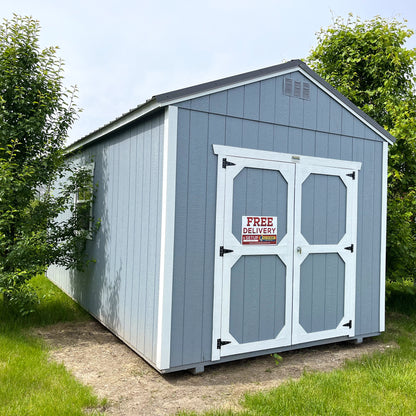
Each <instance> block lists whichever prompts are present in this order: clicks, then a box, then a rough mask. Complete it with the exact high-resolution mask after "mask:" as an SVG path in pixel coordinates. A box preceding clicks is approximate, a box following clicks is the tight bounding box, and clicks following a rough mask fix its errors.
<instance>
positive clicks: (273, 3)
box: [0, 0, 416, 142]
mask: <svg viewBox="0 0 416 416" xmlns="http://www.w3.org/2000/svg"><path fill="white" fill-rule="evenodd" d="M350 12H351V13H353V14H354V15H356V16H359V17H361V18H362V19H369V18H372V17H374V16H376V15H380V16H382V17H384V18H392V17H394V18H397V19H400V20H402V19H406V20H407V26H408V27H409V28H411V29H413V30H414V29H416V1H415V0H332V1H330V0H287V1H282V0H252V1H247V0H204V1H200V0H147V1H144V0H137V1H134V0H119V1H113V0H70V1H57V0H2V1H1V3H0V17H1V18H6V19H10V18H12V15H13V13H16V14H20V15H30V16H32V17H34V18H35V19H37V20H39V21H40V24H41V27H42V30H41V35H40V36H41V37H40V40H41V45H42V46H43V47H45V46H59V47H60V50H59V52H58V55H59V57H61V58H63V59H64V61H65V64H66V66H65V68H66V69H65V81H66V83H67V84H68V86H69V85H74V84H76V85H77V86H78V89H79V93H78V96H79V99H78V104H79V106H80V107H82V108H83V112H82V113H81V115H80V119H79V120H78V121H77V122H76V123H75V124H74V127H73V129H72V131H71V133H70V140H69V142H72V141H75V140H77V139H79V138H81V137H82V136H84V135H86V134H88V133H90V132H91V131H93V130H95V129H97V128H98V127H101V126H102V125H104V124H106V123H108V122H109V121H111V120H113V119H114V118H116V117H118V116H120V115H121V114H122V113H125V112H127V111H128V110H129V109H131V108H133V107H136V106H137V105H138V104H141V103H142V102H144V101H145V100H146V99H148V98H151V97H152V96H153V95H155V94H159V93H163V92H167V91H171V90H174V89H178V88H183V87H187V86H191V85H195V84H200V83H202V82H206V81H212V80H215V79H218V78H222V77H225V76H230V75H235V74H239V73H242V72H246V71H250V70H254V69H259V68H262V67H266V66H270V65H275V64H279V63H281V62H283V61H287V60H290V59H296V58H299V59H302V58H305V57H306V56H307V55H308V53H309V51H310V50H311V48H313V47H314V46H315V45H316V32H318V31H319V30H320V28H321V27H324V28H325V27H328V26H329V25H330V24H331V23H332V17H333V16H334V17H336V16H341V17H345V18H346V17H347V15H348V13H350ZM407 46H408V47H409V48H413V47H416V35H414V36H413V37H412V39H411V40H410V41H409V43H408V45H407Z"/></svg>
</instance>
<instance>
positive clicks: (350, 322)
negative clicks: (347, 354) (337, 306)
mask: <svg viewBox="0 0 416 416" xmlns="http://www.w3.org/2000/svg"><path fill="white" fill-rule="evenodd" d="M342 326H347V327H348V328H350V329H351V328H352V321H351V319H350V320H349V322H347V323H346V324H344V325H342Z"/></svg>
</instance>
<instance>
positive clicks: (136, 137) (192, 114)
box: [48, 60, 395, 373]
mask: <svg viewBox="0 0 416 416" xmlns="http://www.w3.org/2000/svg"><path fill="white" fill-rule="evenodd" d="M394 140H395V139H394V137H392V136H391V135H390V134H389V133H388V132H386V131H385V130H384V129H383V128H382V127H380V126H379V125H378V124H377V123H376V122H375V121H374V120H372V119H371V118H370V117H368V116H367V115H366V114H365V113H363V112H362V111H361V110H359V109H358V108H357V107H356V106H355V105H353V104H352V103H351V102H350V101H349V100H348V99H346V98H345V97H344V96H342V95H341V94H340V93H339V92H338V91H336V90H335V89H334V88H332V87H331V86H330V85H329V84H328V83H326V82H325V81H324V80H323V79H322V78H320V77H319V76H318V75H317V74H316V73H315V72H314V71H312V70H311V69H310V68H309V67H308V66H307V65H305V64H304V63H303V62H301V61H299V60H294V61H290V62H287V63H284V64H280V65H276V66H272V67H268V68H264V69H260V70H256V71H252V72H248V73H244V74H240V75H236V76H232V77H229V78H225V79H220V80H217V81H213V82H208V83H205V84H201V85H197V86H193V87H190V88H185V89H181V90H177V91H172V92H169V93H166V94H160V95H156V96H154V97H153V98H152V99H150V100H148V101H147V102H146V103H145V104H143V105H140V106H138V107H137V108H135V109H133V110H131V111H130V112H128V113H126V114H124V115H123V116H121V117H119V118H118V119H116V120H114V121H113V122H111V123H109V124H107V125H105V126H104V127H102V128H100V129H99V130H96V131H94V132H93V133H91V134H89V135H88V136H86V137H84V138H82V139H81V140H79V141H77V142H75V143H74V144H72V145H71V146H69V148H68V152H69V153H73V154H74V155H75V156H73V157H75V158H77V159H78V160H79V161H80V162H82V161H85V162H87V161H89V160H90V159H91V158H93V159H94V182H96V183H98V191H97V196H96V199H95V202H94V206H93V212H94V216H95V217H96V218H100V219H101V227H100V229H99V231H98V233H97V234H96V235H95V237H94V238H93V239H92V240H91V241H89V242H88V245H87V249H88V252H89V254H90V256H91V257H92V258H94V259H95V260H96V262H95V263H94V264H91V266H90V267H89V269H88V270H87V271H85V272H83V273H80V272H76V271H69V270H65V269H63V268H59V267H57V266H52V267H50V269H49V270H48V276H49V278H50V279H51V280H52V281H53V282H55V283H56V284H57V285H58V286H59V287H61V288H62V289H63V290H64V291H65V292H67V293H68V294H69V295H70V296H71V297H73V298H74V299H75V300H77V301H78V302H79V303H80V304H81V305H82V306H83V307H84V308H86V309H87V310H88V311H89V312H90V313H91V314H92V315H93V316H94V317H96V318H97V319H98V320H99V321H100V322H102V323H103V324H104V325H105V326H106V327H107V328H108V329H110V330H111V331H112V332H113V333H114V334H116V335H117V336H118V337H119V338H120V339H121V340H123V341H124V342H125V343H126V344H127V345H129V346H130V347H131V348H132V349H133V350H134V351H136V352H137V353H138V354H139V355H140V356H141V357H143V358H144V359H145V360H147V361H148V362H149V363H150V364H151V365H152V366H153V367H154V368H156V369H157V370H158V371H159V372H161V373H167V372H173V371H178V370H184V369H190V370H193V371H194V372H200V371H203V369H204V367H205V366H207V365H211V364H215V363H220V362H224V361H230V360H236V359H241V358H247V357H252V356H257V355H262V354H270V353H273V352H278V351H284V350H291V349H297V348H303V347H308V346H314V345H319V344H325V343H332V342H339V341H348V340H353V341H355V342H361V341H362V340H363V338H365V337H371V336H374V335H378V334H380V332H382V331H384V289H385V286H384V282H385V246H386V241H385V236H386V200H387V148H388V144H389V143H390V144H391V143H393V142H394ZM75 151H76V153H74V152H75Z"/></svg>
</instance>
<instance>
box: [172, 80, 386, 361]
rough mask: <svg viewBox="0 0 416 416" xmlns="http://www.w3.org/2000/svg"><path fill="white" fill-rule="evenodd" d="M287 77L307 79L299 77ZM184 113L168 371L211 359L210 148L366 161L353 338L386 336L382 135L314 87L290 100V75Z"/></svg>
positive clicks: (195, 103) (184, 108) (187, 106)
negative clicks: (286, 88)
mask: <svg viewBox="0 0 416 416" xmlns="http://www.w3.org/2000/svg"><path fill="white" fill-rule="evenodd" d="M288 76H290V77H292V78H293V79H294V80H298V81H308V82H309V80H307V79H305V78H304V77H303V76H302V75H301V74H300V73H298V72H295V73H293V74H290V75H288ZM178 107H179V119H178V153H177V184H176V189H177V196H176V198H177V200H176V220H175V249H174V250H175V252H174V282H173V304H172V343H171V366H172V367H175V366H180V365H188V364H192V363H198V362H201V361H206V360H210V357H211V331H212V323H211V320H212V296H213V294H212V293H213V273H214V272H213V265H214V229H215V201H216V169H217V158H216V156H215V155H214V154H213V152H212V144H225V145H229V146H237V147H246V148H253V149H261V150H271V151H276V152H284V153H294V154H303V155H308V156H316V157H328V158H335V159H342V160H354V161H359V162H362V163H363V165H362V169H361V171H360V173H359V190H358V192H359V200H358V239H357V295H356V334H357V335H365V334H369V333H374V332H377V331H379V289H380V288H379V278H380V225H381V187H382V157H381V155H382V139H381V138H380V137H379V136H377V135H376V134H375V133H374V132H373V131H372V130H371V129H369V128H368V127H367V126H365V125H364V124H363V123H362V122H361V121H360V120H358V119H357V118H355V117H353V116H352V115H351V114H350V113H349V112H348V111H347V110H345V109H344V108H343V107H342V106H341V105H340V104H338V103H337V102H336V101H334V100H333V99H332V98H331V97H329V96H328V95H327V94H325V93H324V92H322V91H321V90H319V89H318V88H317V87H316V86H315V85H314V84H312V83H311V91H310V100H303V99H299V98H295V97H290V96H286V95H284V94H283V77H276V78H272V79H268V80H265V81H261V82H255V83H252V84H250V85H246V86H241V87H237V88H233V89H230V90H228V91H223V92H219V93H215V94H211V95H208V96H204V97H202V98H196V99H193V100H188V101H186V102H183V103H181V104H179V105H178ZM195 158H196V160H195Z"/></svg>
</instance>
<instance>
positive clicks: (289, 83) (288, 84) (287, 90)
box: [283, 78, 293, 96]
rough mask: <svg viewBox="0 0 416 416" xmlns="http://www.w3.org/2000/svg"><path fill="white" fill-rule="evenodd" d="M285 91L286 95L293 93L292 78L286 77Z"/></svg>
mask: <svg viewBox="0 0 416 416" xmlns="http://www.w3.org/2000/svg"><path fill="white" fill-rule="evenodd" d="M283 84H284V87H283V88H284V93H285V95H289V96H290V95H292V94H293V93H292V90H293V80H292V79H291V78H285V79H284V83H283Z"/></svg>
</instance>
